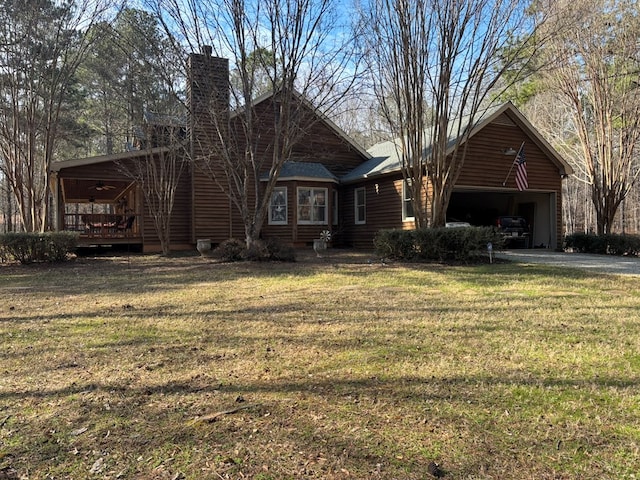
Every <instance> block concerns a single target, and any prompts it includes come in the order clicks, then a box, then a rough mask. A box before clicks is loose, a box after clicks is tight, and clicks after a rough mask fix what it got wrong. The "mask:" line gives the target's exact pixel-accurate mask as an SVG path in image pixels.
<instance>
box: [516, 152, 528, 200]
mask: <svg viewBox="0 0 640 480" xmlns="http://www.w3.org/2000/svg"><path fill="white" fill-rule="evenodd" d="M513 163H514V165H516V187H518V190H520V191H523V190H526V189H527V188H528V187H529V180H528V179H527V160H526V158H525V157H524V143H523V144H522V146H521V147H520V150H519V151H518V154H517V155H516V159H515V160H514V161H513Z"/></svg>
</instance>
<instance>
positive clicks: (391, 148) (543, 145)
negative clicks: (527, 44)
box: [340, 102, 573, 183]
mask: <svg viewBox="0 0 640 480" xmlns="http://www.w3.org/2000/svg"><path fill="white" fill-rule="evenodd" d="M503 113H507V115H508V116H509V117H510V118H511V119H512V120H513V121H514V122H515V123H516V124H517V125H518V126H519V127H520V128H522V129H523V130H524V132H525V133H526V134H527V135H528V136H529V137H530V138H531V139H532V140H533V142H534V143H535V144H536V145H537V146H538V147H539V148H540V149H541V150H542V151H543V152H544V153H545V155H547V157H548V158H550V159H551V161H552V162H553V163H554V164H555V165H556V166H557V167H558V170H559V171H560V174H561V175H568V174H571V173H573V169H572V168H571V166H570V165H569V164H568V163H567V162H566V160H564V159H563V158H562V157H561V156H560V154H559V153H558V152H557V151H556V150H555V149H554V148H553V147H552V146H551V145H550V144H549V143H548V142H547V141H546V140H545V139H544V138H543V137H542V136H541V135H540V134H539V133H538V131H537V130H536V129H535V128H534V126H533V125H532V124H531V123H530V122H529V121H528V120H527V119H526V118H525V116H524V115H523V114H522V113H521V112H520V111H519V110H518V109H517V108H516V107H515V105H513V103H511V102H506V103H503V104H501V105H498V106H494V107H491V108H488V109H487V110H485V111H484V112H483V113H482V115H480V117H479V118H478V119H477V120H476V121H475V123H474V124H473V126H471V125H470V117H468V116H465V117H462V118H459V119H458V118H455V119H453V120H451V122H450V123H449V125H448V128H447V131H448V139H447V155H449V154H451V153H452V151H453V150H454V148H455V146H456V143H457V142H458V141H459V140H460V139H462V138H463V137H464V136H465V135H466V136H467V140H468V139H470V138H472V137H473V136H474V135H476V134H477V133H478V132H480V131H481V130H482V129H483V128H484V127H486V126H487V125H489V124H490V123H491V122H493V121H494V120H495V119H496V118H498V117H499V116H500V115H502V114H503ZM457 132H460V133H459V134H458V133H457ZM430 134H431V130H427V131H425V137H426V139H425V143H426V147H425V151H424V154H425V156H426V155H429V153H430V152H431V146H432V143H431V138H430V137H431V135H430ZM400 149H401V146H400V140H399V139H395V140H393V141H387V142H382V143H378V144H376V145H374V146H373V147H371V148H370V149H369V150H368V152H369V154H370V155H371V159H370V160H368V161H366V162H364V163H363V164H361V165H359V166H358V167H356V168H355V169H353V170H352V171H351V172H349V173H348V174H347V175H344V176H343V177H342V178H341V179H340V180H341V182H343V183H351V182H355V181H358V180H363V179H366V178H371V177H376V176H379V175H385V174H388V173H394V172H399V171H400V170H401V165H402V163H401V162H402V159H401V157H400V155H399V152H400Z"/></svg>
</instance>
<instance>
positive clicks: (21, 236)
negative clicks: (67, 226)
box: [0, 232, 79, 263]
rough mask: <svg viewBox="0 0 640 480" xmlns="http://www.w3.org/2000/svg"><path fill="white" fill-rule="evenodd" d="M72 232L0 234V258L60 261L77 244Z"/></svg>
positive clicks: (4, 259)
mask: <svg viewBox="0 0 640 480" xmlns="http://www.w3.org/2000/svg"><path fill="white" fill-rule="evenodd" d="M78 238H79V236H78V234H77V233H74V232H45V233H4V234H0V259H1V260H2V261H7V260H13V261H18V262H20V263H33V262H61V261H63V260H66V259H67V256H68V255H69V254H70V253H72V252H74V251H75V249H76V248H77V246H78Z"/></svg>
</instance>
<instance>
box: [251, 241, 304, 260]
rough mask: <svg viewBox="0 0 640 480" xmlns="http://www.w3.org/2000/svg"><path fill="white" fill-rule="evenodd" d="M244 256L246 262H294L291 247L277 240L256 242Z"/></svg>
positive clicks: (293, 252)
mask: <svg viewBox="0 0 640 480" xmlns="http://www.w3.org/2000/svg"><path fill="white" fill-rule="evenodd" d="M245 255H246V258H247V260H251V261H258V262H266V261H276V262H295V260H296V255H295V251H294V249H293V247H292V246H290V245H287V244H285V243H283V242H282V241H281V240H280V239H278V238H267V239H265V240H256V241H255V242H254V243H253V245H252V246H251V247H250V248H249V249H248V250H247V251H246V253H245Z"/></svg>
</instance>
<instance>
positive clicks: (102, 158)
mask: <svg viewBox="0 0 640 480" xmlns="http://www.w3.org/2000/svg"><path fill="white" fill-rule="evenodd" d="M169 150H171V148H170V147H158V148H152V149H150V150H147V149H143V150H129V151H127V152H121V153H114V154H111V155H98V156H95V157H85V158H72V159H69V160H60V161H57V162H52V164H51V171H53V172H59V171H60V170H62V169H64V168H72V167H84V166H87V165H97V164H99V163H106V162H117V161H121V160H129V159H133V158H139V157H144V156H147V155H155V154H157V153H162V152H168V151H169Z"/></svg>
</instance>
